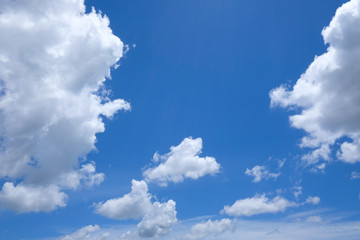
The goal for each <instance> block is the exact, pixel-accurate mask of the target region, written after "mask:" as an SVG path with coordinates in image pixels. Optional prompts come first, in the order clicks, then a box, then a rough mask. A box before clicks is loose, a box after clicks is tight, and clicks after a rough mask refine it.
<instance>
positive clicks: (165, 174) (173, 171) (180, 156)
mask: <svg viewBox="0 0 360 240" xmlns="http://www.w3.org/2000/svg"><path fill="white" fill-rule="evenodd" d="M201 150H202V139H201V138H196V139H192V138H185V139H184V140H183V141H182V142H181V143H180V144H179V145H178V146H172V147H171V148H170V152H169V153H167V154H165V155H159V154H155V155H154V159H153V160H154V162H160V164H159V165H158V166H156V167H154V168H149V169H146V170H145V171H144V173H143V175H144V177H145V180H146V181H147V182H157V183H158V184H159V185H161V186H167V184H168V182H174V183H178V182H182V181H184V178H191V179H198V178H199V177H202V176H204V175H206V174H211V175H213V174H216V173H218V172H219V169H220V164H218V163H217V162H216V160H215V158H213V157H199V154H200V153H201Z"/></svg>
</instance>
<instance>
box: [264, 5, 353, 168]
mask: <svg viewBox="0 0 360 240" xmlns="http://www.w3.org/2000/svg"><path fill="white" fill-rule="evenodd" d="M359 25H360V0H351V1H349V2H348V3H345V4H344V5H343V6H341V7H340V8H339V9H338V10H337V11H336V14H335V16H334V18H333V19H332V21H331V22H330V25H329V26H328V27H326V28H325V29H324V30H323V31H322V35H323V37H324V41H325V43H327V44H329V47H328V49H327V52H326V53H324V54H323V55H321V56H318V57H315V59H314V61H313V62H312V63H311V65H310V66H309V68H308V69H307V70H306V72H305V73H304V74H302V75H301V77H300V78H299V79H298V81H297V82H296V84H295V85H294V86H293V87H292V88H289V87H288V86H285V85H283V86H280V87H278V88H276V89H273V90H272V91H271V92H270V97H271V105H272V106H280V107H284V108H293V109H294V108H295V109H298V110H300V111H299V113H297V114H295V115H293V116H291V117H290V122H291V125H292V126H293V127H295V128H299V129H303V130H305V131H306V132H307V136H305V137H304V138H303V139H302V143H301V146H302V147H310V148H313V149H314V150H313V152H312V153H309V154H308V155H306V156H305V159H304V160H305V161H307V162H308V163H311V164H313V163H316V162H317V161H319V160H320V159H323V160H329V159H330V154H331V148H330V147H331V146H334V147H336V145H334V143H336V141H339V142H340V144H341V145H340V149H338V150H337V157H338V159H340V160H342V161H344V162H348V163H355V162H359V161H360V121H359V119H360V108H359V104H360V94H359V92H360V65H359V64H358V63H359V61H360V30H359V28H358V26H359ZM343 137H346V138H343ZM344 139H347V140H344Z"/></svg>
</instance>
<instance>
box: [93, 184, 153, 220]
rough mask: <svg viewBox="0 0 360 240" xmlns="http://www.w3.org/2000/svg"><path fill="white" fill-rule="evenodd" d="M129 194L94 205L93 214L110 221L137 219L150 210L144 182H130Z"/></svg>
mask: <svg viewBox="0 0 360 240" xmlns="http://www.w3.org/2000/svg"><path fill="white" fill-rule="evenodd" d="M131 183H132V187H131V192H130V193H128V194H125V195H124V196H123V197H120V198H113V199H110V200H107V201H106V202H104V203H98V204H97V205H96V210H95V212H96V213H98V214H100V215H102V216H105V217H108V218H112V219H118V220H122V219H139V218H142V217H143V216H144V215H145V213H147V212H148V211H149V210H150V209H151V208H152V203H151V198H152V196H151V195H150V194H149V193H148V186H147V184H146V183H145V182H144V181H136V180H132V182H131Z"/></svg>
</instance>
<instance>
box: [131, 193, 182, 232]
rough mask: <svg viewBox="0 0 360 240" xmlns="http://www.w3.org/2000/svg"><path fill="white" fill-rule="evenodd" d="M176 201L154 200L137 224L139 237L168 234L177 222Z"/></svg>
mask: <svg viewBox="0 0 360 240" xmlns="http://www.w3.org/2000/svg"><path fill="white" fill-rule="evenodd" d="M175 205H176V203H175V202H174V201H173V200H169V201H167V202H165V203H159V202H155V203H154V204H153V206H152V207H151V209H150V211H148V212H147V213H146V214H145V216H144V217H143V219H142V221H141V222H140V223H139V224H138V225H137V227H138V234H139V236H140V237H147V238H149V237H160V236H164V235H166V234H168V233H169V232H170V230H171V228H172V226H173V225H174V224H175V223H176V222H177V218H176V210H175Z"/></svg>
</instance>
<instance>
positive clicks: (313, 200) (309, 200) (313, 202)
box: [305, 196, 320, 205]
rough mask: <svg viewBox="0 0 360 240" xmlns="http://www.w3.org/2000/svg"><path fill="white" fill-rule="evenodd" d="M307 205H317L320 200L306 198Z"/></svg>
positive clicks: (317, 198)
mask: <svg viewBox="0 0 360 240" xmlns="http://www.w3.org/2000/svg"><path fill="white" fill-rule="evenodd" d="M305 203H311V204H312V205H317V204H319V203H320V198H319V197H311V196H309V197H307V198H306V202H305Z"/></svg>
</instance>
